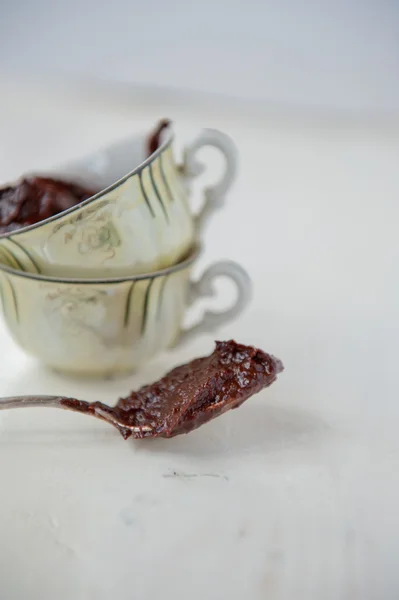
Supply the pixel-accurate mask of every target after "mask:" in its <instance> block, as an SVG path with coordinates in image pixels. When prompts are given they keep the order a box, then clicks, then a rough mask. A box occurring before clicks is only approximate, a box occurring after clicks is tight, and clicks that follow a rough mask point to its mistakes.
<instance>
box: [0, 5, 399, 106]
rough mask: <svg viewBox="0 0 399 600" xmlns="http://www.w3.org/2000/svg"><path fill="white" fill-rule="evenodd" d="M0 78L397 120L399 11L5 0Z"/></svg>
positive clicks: (0, 15) (0, 21)
mask: <svg viewBox="0 0 399 600" xmlns="http://www.w3.org/2000/svg"><path fill="white" fill-rule="evenodd" d="M1 72H8V73H9V72H12V73H14V72H18V73H22V74H24V75H25V76H27V75H29V76H31V77H37V76H40V75H42V74H43V73H52V74H53V75H57V76H59V77H62V78H65V76H66V75H69V76H70V77H77V76H80V77H83V78H87V77H89V78H95V79H100V80H103V81H109V82H111V81H112V82H115V83H124V84H129V85H137V84H140V85H143V84H146V85H149V86H154V85H155V86H158V87H160V88H161V91H160V94H161V95H162V93H163V89H164V88H166V89H167V88H172V89H173V88H176V89H178V90H192V91H193V90H194V91H200V92H203V93H217V94H225V95H229V96H233V97H239V98H247V99H248V98H251V99H258V100H262V101H264V102H268V103H270V104H274V103H276V104H277V105H280V104H282V105H287V106H293V107H296V106H302V107H305V108H307V109H310V108H311V109H313V110H326V109H329V110H340V111H350V112H352V113H353V112H355V113H357V114H358V113H359V111H366V112H370V111H371V112H375V111H379V112H380V111H382V112H389V113H392V112H397V111H398V109H399V75H398V73H399V4H398V2H397V1H396V0H382V1H381V0H362V1H361V2H359V1H358V0H336V1H335V2H331V1H330V0H301V1H298V0H263V1H261V0H247V1H246V2H242V1H237V0H201V1H200V2H187V1H186V0H170V1H168V2H165V1H164V0H146V1H145V2H137V1H129V0H114V1H113V2H99V1H97V0H69V1H68V2H59V1H56V2H54V1H53V0H35V1H34V2H32V1H31V0H19V1H18V2H14V1H13V0H2V1H1V3H0V74H1ZM3 81H4V83H5V80H3Z"/></svg>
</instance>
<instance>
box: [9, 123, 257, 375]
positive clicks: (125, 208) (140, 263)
mask: <svg viewBox="0 0 399 600" xmlns="http://www.w3.org/2000/svg"><path fill="white" fill-rule="evenodd" d="M153 142H154V140H153ZM208 145H210V146H215V147H217V148H218V149H219V150H220V151H221V152H222V153H223V154H224V156H225V169H224V173H223V175H222V177H221V179H220V180H219V181H218V183H217V184H215V185H214V186H213V187H210V188H207V189H205V190H204V191H203V195H204V202H203V205H202V208H201V210H200V212H199V214H197V215H194V214H193V212H192V210H191V209H190V204H189V200H190V188H191V182H192V179H193V178H194V177H195V176H196V175H198V174H199V173H201V172H202V170H203V167H202V165H201V164H200V163H198V162H197V159H196V154H197V151H198V150H199V149H200V148H202V147H204V146H208ZM153 146H154V144H153ZM183 156H184V158H183V161H182V163H181V164H178V163H177V162H176V160H175V152H174V135H173V133H172V131H171V128H170V127H165V128H163V132H162V135H160V136H159V140H157V141H156V144H155V148H154V147H153V148H150V153H149V152H148V138H147V136H145V135H143V136H137V137H133V138H130V139H129V140H127V141H124V142H121V143H118V144H116V145H114V146H111V147H109V148H106V149H104V150H101V151H99V152H97V153H95V154H94V155H92V156H89V157H87V158H86V159H83V160H80V161H77V162H75V163H73V164H68V165H65V166H64V167H62V168H59V169H56V170H54V171H53V172H52V173H50V174H48V173H47V175H49V176H51V177H58V178H62V179H64V180H66V181H68V180H69V181H74V182H76V183H79V184H83V185H85V186H88V187H89V188H91V189H100V190H101V191H99V192H98V193H96V194H94V195H93V196H91V197H90V198H88V199H87V200H85V201H83V202H81V203H80V204H77V205H76V206H74V207H72V208H70V209H68V210H65V211H64V212H61V213H59V214H57V215H55V216H54V217H51V218H48V219H46V220H44V221H41V222H39V223H37V224H34V225H30V226H28V227H23V228H22V229H19V230H17V231H14V232H10V233H6V234H3V235H2V236H0V263H1V265H0V290H1V296H2V307H3V313H4V317H5V321H6V323H7V325H8V327H9V329H10V331H11V333H12V335H13V337H14V339H15V341H16V342H17V343H18V344H19V345H20V346H21V347H22V348H23V349H24V350H25V351H26V352H28V353H29V354H31V355H34V356H36V357H38V358H39V359H40V360H41V361H43V362H44V363H46V364H47V365H49V366H50V367H52V368H54V369H56V370H59V371H63V372H66V373H70V374H73V375H90V376H99V377H100V376H101V377H104V376H105V377H106V376H113V375H117V374H120V373H126V372H130V371H132V370H134V369H135V368H137V367H138V366H139V365H140V364H141V363H143V362H145V361H147V360H148V359H149V358H151V357H152V356H153V355H154V354H156V353H157V352H159V351H161V350H163V349H165V348H168V347H171V346H174V345H176V344H178V343H182V342H183V341H186V340H187V339H189V338H190V337H191V336H193V335H196V334H198V333H200V332H201V331H207V332H211V331H214V330H215V329H216V328H217V327H218V326H219V325H221V324H223V323H225V322H227V321H229V320H230V319H232V318H234V317H235V316H236V315H237V314H238V313H239V312H241V311H242V310H243V308H244V307H245V306H246V304H247V303H248V300H249V297H250V281H249V278H248V276H247V274H246V272H245V271H244V270H243V269H242V268H241V267H240V266H239V265H237V264H235V263H233V262H230V261H228V262H225V261H223V262H218V263H215V264H213V265H212V266H211V267H210V268H208V269H207V271H205V273H204V274H203V275H202V277H201V278H200V280H199V281H195V282H193V281H192V280H191V271H192V268H193V265H194V263H195V261H196V260H197V258H198V256H199V254H200V237H201V235H202V232H203V227H204V223H205V221H206V220H207V218H208V217H209V216H210V214H211V213H212V212H213V211H214V210H216V209H217V208H219V207H220V206H222V204H223V202H224V199H225V195H226V193H227V191H228V189H229V188H230V185H231V183H232V181H233V179H234V176H235V172H236V151H235V147H234V145H233V143H232V141H231V140H230V138H229V137H228V136H226V135H225V134H222V133H221V132H218V131H215V130H204V131H203V132H202V133H201V134H200V135H199V136H198V138H197V139H196V140H194V142H193V143H192V144H190V145H189V146H187V147H186V149H185V151H184V154H183ZM135 165H138V166H137V167H136V168H134V169H133V170H132V167H134V166H135ZM219 276H227V277H229V278H231V279H232V280H233V281H234V283H235V284H236V286H237V289H238V294H237V298H236V301H235V304H234V306H232V307H231V308H229V309H228V310H226V311H224V312H211V311H207V312H205V314H204V316H203V318H202V321H201V322H199V323H197V324H196V325H194V326H193V327H192V328H191V329H184V327H183V320H184V315H185V311H186V309H187V307H189V306H190V305H192V303H193V302H194V301H195V300H196V299H197V298H198V297H202V296H211V295H212V294H213V287H212V285H211V283H212V280H213V279H214V278H216V277H219Z"/></svg>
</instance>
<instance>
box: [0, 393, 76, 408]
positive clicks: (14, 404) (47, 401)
mask: <svg viewBox="0 0 399 600" xmlns="http://www.w3.org/2000/svg"><path fill="white" fill-rule="evenodd" d="M63 399H64V398H62V397H61V396H10V397H8V398H0V410H6V409H8V408H30V407H33V406H49V407H53V408H54V407H55V408H63V409H68V407H67V406H63V405H62V404H61V400H63Z"/></svg>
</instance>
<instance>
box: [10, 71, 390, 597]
mask: <svg viewBox="0 0 399 600" xmlns="http://www.w3.org/2000/svg"><path fill="white" fill-rule="evenodd" d="M164 113H165V107H164V106H163V104H162V99H153V101H152V102H147V103H146V104H143V102H142V101H141V100H140V98H136V99H135V98H134V97H133V98H130V99H129V101H127V100H126V98H125V99H122V98H121V99H119V101H118V100H117V99H116V98H113V99H112V101H111V99H110V97H105V98H101V97H94V96H93V95H91V94H90V92H89V91H88V90H83V91H81V92H80V93H78V92H76V91H73V90H72V91H71V92H68V91H66V90H59V89H53V90H48V89H45V88H43V87H37V88H36V89H34V88H32V87H26V86H24V85H23V84H17V83H16V82H12V81H10V82H9V84H8V85H3V87H2V94H1V98H0V180H1V181H4V182H6V181H7V180H9V179H12V178H13V177H15V176H17V175H19V174H20V173H22V172H24V170H27V169H32V168H33V167H39V166H40V167H44V166H46V165H51V164H53V163H55V162H59V161H60V160H62V159H64V158H71V157H74V156H75V155H76V154H84V153H85V152H86V151H89V150H91V149H94V148H96V147H97V146H98V145H99V144H103V143H107V142H108V141H111V140H112V139H117V138H118V137H122V136H123V135H126V134H127V133H128V132H130V131H132V130H134V129H143V127H147V126H149V125H151V124H152V123H153V121H154V120H155V119H157V118H158V117H159V116H163V115H164ZM167 113H168V115H170V116H172V117H174V118H175V119H176V121H177V124H178V127H177V129H178V133H179V139H180V140H182V141H183V140H185V139H189V137H190V136H191V135H192V134H193V133H195V131H196V130H197V129H198V128H200V127H202V126H211V127H218V128H220V129H223V130H225V131H227V132H229V133H230V134H231V135H232V137H233V138H234V139H235V141H236V142H237V144H238V146H239V148H240V156H241V170H240V176H239V180H238V181H237V184H236V186H235V188H234V190H233V192H232V193H231V195H230V197H229V199H228V202H227V204H226V208H225V210H224V211H223V213H222V212H221V213H220V214H218V215H217V216H215V218H214V220H213V222H212V223H211V224H210V227H209V229H208V231H207V235H206V251H205V254H204V256H203V257H202V258H201V259H200V264H199V265H198V267H197V268H196V270H197V271H198V272H200V271H201V268H202V267H203V266H206V264H208V263H209V262H211V261H212V260H216V259H218V258H232V259H235V260H238V261H240V262H241V263H242V264H243V265H244V266H245V267H246V268H247V269H248V270H249V272H250V274H251V276H252V278H253V280H254V286H255V296H254V300H253V304H252V306H251V308H250V309H249V310H248V311H247V312H246V313H245V315H243V316H242V317H241V318H240V319H239V320H237V321H236V322H235V323H233V324H232V325H230V326H226V327H225V328H224V329H223V330H222V331H220V332H219V333H218V334H217V336H216V337H217V338H219V339H226V338H230V337H235V338H236V339H238V340H239V341H242V342H245V343H250V344H256V345H259V346H260V347H262V348H263V349H265V350H266V351H269V352H272V353H274V354H276V355H277V356H279V357H280V358H281V359H282V360H283V361H284V363H285V366H286V371H285V372H284V373H283V374H282V375H281V377H280V379H279V381H278V382H277V383H276V384H275V385H274V386H273V387H272V388H270V389H269V390H266V391H264V392H262V393H260V394H259V395H258V396H257V397H255V398H254V399H252V400H250V401H249V402H248V403H247V404H246V405H244V406H243V407H242V408H241V409H240V410H238V411H233V412H232V413H230V414H228V415H226V416H224V417H223V418H221V419H219V420H216V421H214V422H212V423H211V424H209V425H207V426H205V427H203V428H202V429H200V430H198V431H197V432H194V433H192V434H191V435H188V436H182V437H179V438H176V439H173V440H169V441H168V440H156V441H155V442H148V441H147V442H131V441H128V442H124V441H123V440H122V438H120V437H119V435H118V434H117V433H116V432H115V431H114V430H113V429H111V428H110V427H109V426H107V425H106V424H103V423H101V422H97V421H96V420H94V419H88V418H86V417H84V416H80V415H74V414H72V413H65V412H61V411H56V410H54V411H53V410H39V409H30V410H24V411H9V412H7V413H6V412H4V413H2V414H1V415H0V481H1V486H0V489H1V496H0V509H1V510H0V534H1V543H0V597H1V599H3V598H4V600H25V599H27V600H36V599H37V600H53V599H54V598H57V599H58V600H108V599H109V598H119V599H120V600H130V599H134V600H148V599H151V600H152V599H156V598H161V597H162V598H168V599H169V598H171V599H172V598H173V599H186V598H190V599H192V600H202V599H204V598H206V599H207V600H213V599H215V600H216V599H217V600H219V599H225V598H229V599H230V600H235V599H237V600H242V598H248V599H251V600H258V599H259V600H261V599H262V600H263V599H267V600H277V599H278V600H280V599H283V600H320V599H323V600H344V599H348V600H391V599H392V600H396V599H397V598H398V597H399V576H398V569H397V560H398V559H397V557H398V551H399V520H398V502H399V479H398V467H399V436H398V424H399V402H398V399H399V394H398V392H399V385H398V375H397V372H398V368H397V360H398V356H399V343H398V342H399V336H398V329H399V319H398V304H399V283H398V281H399V275H398V264H399V261H398V259H399V245H398V234H397V231H398V220H399V171H398V167H397V165H398V153H399V128H398V124H397V123H380V124H378V123H368V124H367V123H366V124H361V123H351V122H346V123H344V122H339V121H337V120H335V121H334V122H328V121H321V120H318V121H316V120H315V121H312V120H311V119H309V120H307V121H303V120H299V119H297V118H295V116H293V117H292V118H283V117H282V116H280V117H279V116H276V115H274V116H273V115H268V114H264V115H259V114H257V115H254V114H251V111H250V110H248V111H247V112H246V113H244V112H237V111H235V109H234V108H229V107H219V106H215V107H213V106H209V105H204V106H203V107H202V108H201V106H200V105H198V104H193V105H191V106H187V105H186V106H185V105H183V104H179V103H178V102H177V103H176V104H175V105H174V106H172V105H168V106H167ZM220 290H221V294H222V296H227V294H228V292H229V291H230V289H225V288H224V287H223V286H221V287H220ZM0 339H1V360H0V395H1V396H6V395H14V394H25V393H35V392H37V393H40V394H41V393H43V394H46V393H51V394H65V395H72V396H73V395H76V396H77V397H81V398H85V399H87V400H95V399H100V400H104V401H107V400H111V401H112V400H116V398H117V397H118V396H119V395H122V394H126V393H127V392H129V390H130V389H132V388H135V387H138V386H139V385H141V384H142V383H144V382H148V381H151V380H153V379H154V378H156V377H158V376H160V375H161V374H162V373H163V372H165V371H166V370H167V369H169V368H171V367H172V366H174V365H176V364H178V363H180V362H182V361H184V360H186V359H188V358H192V357H194V356H198V355H201V354H205V353H208V352H210V351H211V350H212V345H213V340H212V337H211V336H203V337H201V338H198V340H197V341H196V342H194V343H192V344H191V345H190V346H189V347H187V348H186V349H185V350H180V351H174V352H171V353H169V354H164V355H162V356H160V357H158V358H156V359H154V361H153V362H152V363H151V364H148V366H146V367H145V368H144V369H143V370H142V371H140V372H139V373H137V374H136V375H134V376H132V377H130V378H128V379H124V380H119V381H113V382H97V383H93V382H88V381H75V380H69V379H64V378H61V377H60V376H57V375H55V374H53V373H51V372H49V371H47V370H45V369H44V368H43V367H41V366H40V365H39V364H37V363H36V362H35V361H34V360H33V359H31V358H28V357H26V356H25V355H24V354H23V353H22V352H21V351H20V350H19V349H18V348H17V347H16V346H15V345H14V343H13V342H12V341H11V339H10V337H9V336H8V334H7V332H6V330H5V329H4V328H3V326H2V325H1V330H0Z"/></svg>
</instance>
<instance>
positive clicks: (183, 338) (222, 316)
mask: <svg viewBox="0 0 399 600" xmlns="http://www.w3.org/2000/svg"><path fill="white" fill-rule="evenodd" d="M218 277H228V278H229V279H231V280H232V281H233V282H234V283H235V284H236V287H237V298H236V300H235V302H234V304H233V306H231V307H230V308H228V309H227V310H223V311H214V310H207V311H205V313H204V315H203V317H202V319H201V321H200V322H199V323H197V324H196V325H193V327H190V328H189V329H183V330H182V331H181V334H180V336H179V338H178V340H177V342H176V345H180V344H183V343H185V342H187V341H188V340H190V339H191V338H192V337H195V336H197V335H198V334H200V333H212V332H213V331H215V330H216V329H218V328H219V327H220V326H221V325H223V324H224V323H228V322H229V321H231V320H233V319H234V318H235V317H237V316H238V315H239V314H241V313H242V311H243V310H244V309H245V308H246V307H247V306H248V304H249V302H250V300H251V297H252V282H251V279H250V277H249V275H248V273H247V272H246V271H245V269H243V268H242V267H241V266H240V265H238V264H237V263H235V262H232V261H220V262H218V263H215V264H213V265H211V266H210V267H208V269H207V270H206V271H205V273H204V274H203V275H202V277H201V278H200V279H199V280H198V281H191V282H190V287H189V294H188V306H191V305H192V304H193V303H194V302H195V301H196V300H198V299H199V298H212V297H214V296H215V295H216V292H215V289H214V286H213V282H214V280H215V279H217V278H218Z"/></svg>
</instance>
